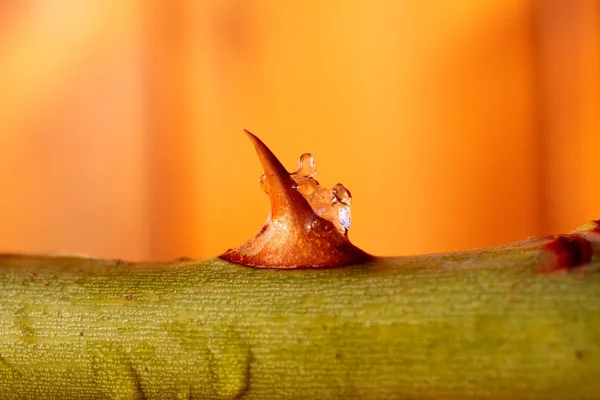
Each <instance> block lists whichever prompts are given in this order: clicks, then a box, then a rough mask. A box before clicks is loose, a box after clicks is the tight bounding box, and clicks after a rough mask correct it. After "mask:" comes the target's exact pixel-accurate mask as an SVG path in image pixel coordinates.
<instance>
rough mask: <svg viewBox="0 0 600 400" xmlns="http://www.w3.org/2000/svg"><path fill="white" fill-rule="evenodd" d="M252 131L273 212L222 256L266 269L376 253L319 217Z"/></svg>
mask: <svg viewBox="0 0 600 400" xmlns="http://www.w3.org/2000/svg"><path fill="white" fill-rule="evenodd" d="M243 130H244V132H246V134H247V135H248V137H249V138H250V140H251V141H252V144H254V148H255V149H256V153H257V154H258V158H259V160H260V162H261V164H262V166H263V169H264V171H265V180H266V184H267V187H268V188H269V190H268V192H269V198H270V200H271V215H270V218H269V219H268V221H267V223H266V224H265V226H263V228H262V229H261V230H260V232H259V233H258V234H257V235H256V236H255V237H253V238H252V239H250V240H248V241H247V242H246V243H244V244H243V245H242V246H240V247H238V248H237V249H231V250H228V251H227V252H225V253H224V254H222V255H221V258H222V259H224V260H226V261H230V262H233V263H237V264H243V265H248V266H253V267H265V268H302V267H337V266H342V265H347V264H357V263H362V262H366V261H368V260H370V259H372V258H373V257H372V256H371V255H369V254H367V253H365V252H364V251H362V250H361V249H359V248H358V247H356V246H354V245H353V244H352V243H350V241H349V240H348V238H347V237H346V236H345V235H343V234H342V233H340V232H339V231H338V230H337V229H336V228H335V226H334V225H333V224H332V223H331V222H330V221H327V220H325V219H323V218H321V217H319V216H318V215H317V214H315V212H314V211H313V210H312V208H311V206H310V204H308V202H307V201H306V199H304V197H303V196H302V194H300V193H299V192H298V191H297V190H296V189H294V187H293V184H294V181H293V180H292V178H291V177H290V174H289V173H288V172H287V170H286V169H285V168H284V166H283V165H282V164H281V162H280V161H279V160H278V159H277V157H275V155H274V154H273V153H272V152H271V150H269V148H268V147H267V146H266V145H265V144H264V143H263V142H262V141H261V140H260V139H259V138H257V137H256V136H255V135H253V134H252V133H250V132H249V131H247V130H246V129H243Z"/></svg>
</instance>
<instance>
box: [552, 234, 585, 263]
mask: <svg viewBox="0 0 600 400" xmlns="http://www.w3.org/2000/svg"><path fill="white" fill-rule="evenodd" d="M544 247H545V248H546V250H547V251H548V252H549V253H550V254H552V255H553V256H554V262H553V264H552V266H551V267H550V268H549V270H550V271H560V270H570V269H573V268H575V267H578V266H580V265H583V264H585V263H587V262H589V261H590V260H591V258H592V254H593V249H592V244H591V243H590V242H589V240H587V239H585V238H583V237H581V236H580V235H578V234H575V233H571V234H567V235H560V236H554V237H553V239H552V240H551V241H550V242H548V243H547V244H546V245H545V246H544Z"/></svg>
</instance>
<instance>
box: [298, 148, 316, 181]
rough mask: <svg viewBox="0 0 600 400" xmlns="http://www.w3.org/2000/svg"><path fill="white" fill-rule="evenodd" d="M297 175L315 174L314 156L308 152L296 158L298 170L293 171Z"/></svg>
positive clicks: (306, 176)
mask: <svg viewBox="0 0 600 400" xmlns="http://www.w3.org/2000/svg"><path fill="white" fill-rule="evenodd" d="M294 174H295V175H297V176H298V177H304V178H312V177H314V176H315V175H316V174H317V168H316V167H315V158H314V157H313V155H312V154H310V153H304V154H302V155H301V156H300V159H299V160H298V171H296V172H295V173H294Z"/></svg>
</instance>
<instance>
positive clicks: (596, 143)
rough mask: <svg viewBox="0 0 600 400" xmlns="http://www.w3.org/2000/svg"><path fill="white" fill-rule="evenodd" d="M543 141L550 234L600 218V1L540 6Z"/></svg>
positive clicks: (544, 206)
mask: <svg viewBox="0 0 600 400" xmlns="http://www.w3.org/2000/svg"><path fill="white" fill-rule="evenodd" d="M535 21H536V31H535V32H536V38H537V42H536V53H537V63H536V67H537V73H536V78H537V80H538V93H537V107H538V117H539V126H538V129H539V131H538V140H539V146H538V148H539V151H540V153H541V159H540V161H541V164H540V170H541V174H540V182H541V183H542V188H541V203H540V205H539V207H540V209H541V210H542V211H543V215H544V219H543V221H542V223H543V230H544V232H548V233H550V232H560V231H566V230H569V229H571V228H573V225H574V224H577V223H578V222H577V221H586V220H590V219H597V218H599V213H600V3H599V2H598V1H597V0H537V2H536V19H535Z"/></svg>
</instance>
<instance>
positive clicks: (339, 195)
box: [332, 183, 352, 206]
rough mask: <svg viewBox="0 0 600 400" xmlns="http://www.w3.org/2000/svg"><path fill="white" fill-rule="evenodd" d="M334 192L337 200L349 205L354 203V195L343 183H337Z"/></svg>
mask: <svg viewBox="0 0 600 400" xmlns="http://www.w3.org/2000/svg"><path fill="white" fill-rule="evenodd" d="M332 192H333V194H334V195H335V197H336V199H337V201H339V202H340V203H343V204H345V205H347V206H349V205H350V203H352V195H351V194H350V191H349V190H348V189H346V188H345V187H344V185H342V184H341V183H338V184H337V185H335V186H334V187H333V189H332Z"/></svg>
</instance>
